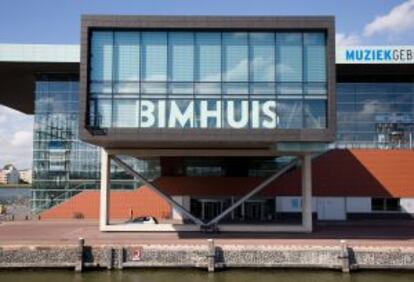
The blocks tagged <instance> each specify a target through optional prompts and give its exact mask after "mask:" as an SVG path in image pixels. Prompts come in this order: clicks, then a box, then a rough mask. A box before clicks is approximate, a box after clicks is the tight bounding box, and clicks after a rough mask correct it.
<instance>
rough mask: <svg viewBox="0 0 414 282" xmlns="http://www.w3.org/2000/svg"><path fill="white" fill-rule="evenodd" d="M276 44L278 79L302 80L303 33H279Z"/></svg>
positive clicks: (283, 80) (284, 80) (285, 80)
mask: <svg viewBox="0 0 414 282" xmlns="http://www.w3.org/2000/svg"><path fill="white" fill-rule="evenodd" d="M276 44H277V46H276V81H281V82H296V81H302V80H303V75H302V73H303V70H302V61H303V59H302V48H303V47H302V34H301V33H277V34H276Z"/></svg>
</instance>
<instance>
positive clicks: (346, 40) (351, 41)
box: [336, 33, 361, 46]
mask: <svg viewBox="0 0 414 282" xmlns="http://www.w3.org/2000/svg"><path fill="white" fill-rule="evenodd" d="M360 43H361V38H360V37H359V36H358V35H357V34H345V33H337V34H336V45H337V46H350V45H358V44H360Z"/></svg>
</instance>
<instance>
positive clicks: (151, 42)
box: [89, 30, 327, 129]
mask: <svg viewBox="0 0 414 282" xmlns="http://www.w3.org/2000/svg"><path fill="white" fill-rule="evenodd" d="M91 36H92V37H91V48H90V57H91V58H90V62H91V66H90V70H91V71H90V77H89V80H90V81H89V82H90V85H89V99H90V103H89V104H90V109H89V117H90V119H89V126H90V127H92V128H112V127H116V128H137V127H141V128H147V127H158V128H175V127H192V128H205V127H208V128H270V129H272V128H325V127H326V111H327V109H326V107H327V105H326V99H327V71H326V68H327V66H326V65H327V63H326V35H325V33H324V32H187V31H185V32H179V31H169V32H164V31H112V30H109V31H93V32H92V35H91Z"/></svg>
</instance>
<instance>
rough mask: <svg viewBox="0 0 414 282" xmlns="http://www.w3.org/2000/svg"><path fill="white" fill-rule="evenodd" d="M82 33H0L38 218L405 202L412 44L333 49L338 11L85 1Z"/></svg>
mask: <svg viewBox="0 0 414 282" xmlns="http://www.w3.org/2000/svg"><path fill="white" fill-rule="evenodd" d="M81 34H82V42H81V48H80V49H79V47H78V46H44V45H40V46H37V45H2V46H0V61H1V62H0V74H1V75H2V76H1V77H2V80H1V83H0V91H1V92H2V93H4V95H2V96H0V99H1V100H0V102H1V103H2V104H5V105H7V106H10V107H13V108H16V109H19V110H21V111H23V112H26V113H34V114H35V129H34V160H33V162H34V163H33V169H34V172H33V188H34V189H33V207H34V210H35V211H36V212H39V211H43V213H42V217H43V218H56V217H84V218H98V217H99V218H100V226H101V230H103V231H123V230H136V231H149V230H158V231H175V230H178V231H180V230H184V231H198V230H201V229H217V228H218V229H220V230H222V231H256V232H258V231H268V232H276V231H297V232H304V231H305V232H309V231H311V230H312V218H314V219H317V220H345V219H348V218H349V219H353V218H366V217H371V218H372V217H381V218H396V217H410V216H411V215H412V214H414V187H412V186H413V185H414V179H413V178H412V177H413V176H412V173H411V172H410V169H411V167H412V165H414V153H413V152H414V151H412V145H413V144H412V134H413V132H414V122H413V118H414V117H413V115H414V83H413V79H414V76H413V73H414V72H413V71H414V58H413V52H414V47H413V46H350V47H346V48H344V47H340V48H336V49H335V42H334V35H335V28H334V18H333V17H181V16H180V17H175V16H168V17H165V16H160V17H158V16H121V17H118V16H85V17H83V19H82V30H81ZM79 54H80V56H79ZM16 93H18V94H17V95H16ZM22 101H25V102H24V103H22ZM81 140H82V141H81ZM99 187H100V192H99V193H98V191H96V190H94V189H97V188H99ZM110 187H111V188H112V189H110ZM86 190H87V191H86ZM58 203H59V205H57V206H55V205H56V204H58ZM44 210H45V211H44ZM134 216H154V217H156V218H158V219H159V220H158V221H159V223H158V224H142V223H141V224H139V223H126V220H127V219H128V218H130V217H134ZM110 219H112V221H111V220H110Z"/></svg>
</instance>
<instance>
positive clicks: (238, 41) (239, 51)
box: [223, 32, 248, 81]
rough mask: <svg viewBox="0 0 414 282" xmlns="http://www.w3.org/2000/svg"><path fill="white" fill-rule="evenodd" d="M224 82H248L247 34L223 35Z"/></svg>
mask: <svg viewBox="0 0 414 282" xmlns="http://www.w3.org/2000/svg"><path fill="white" fill-rule="evenodd" d="M223 57H224V72H223V77H224V80H225V81H247V80H248V45H247V33H242V32H237V33H223Z"/></svg>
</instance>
